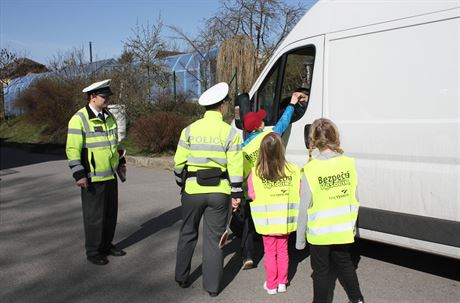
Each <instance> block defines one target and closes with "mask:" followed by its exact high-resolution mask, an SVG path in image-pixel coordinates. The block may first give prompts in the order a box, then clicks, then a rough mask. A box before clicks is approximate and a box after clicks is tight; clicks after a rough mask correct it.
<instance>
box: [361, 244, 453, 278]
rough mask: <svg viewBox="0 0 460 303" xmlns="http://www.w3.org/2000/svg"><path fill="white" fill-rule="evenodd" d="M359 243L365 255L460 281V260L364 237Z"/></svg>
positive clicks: (362, 253)
mask: <svg viewBox="0 0 460 303" xmlns="http://www.w3.org/2000/svg"><path fill="white" fill-rule="evenodd" d="M357 245H358V250H359V252H360V253H361V255H363V256H366V257H369V258H372V259H376V260H380V261H383V262H388V263H391V264H395V265H398V266H403V267H406V268H411V269H414V270H418V271H421V272H425V273H429V274H433V275H436V276H439V277H444V278H447V279H451V280H456V281H460V262H459V261H458V260H454V259H452V258H448V257H443V256H438V255H434V254H430V253H425V252H421V251H417V250H412V249H408V248H402V247H398V246H392V245H388V244H384V243H379V242H374V241H369V240H364V239H360V240H358V242H357Z"/></svg>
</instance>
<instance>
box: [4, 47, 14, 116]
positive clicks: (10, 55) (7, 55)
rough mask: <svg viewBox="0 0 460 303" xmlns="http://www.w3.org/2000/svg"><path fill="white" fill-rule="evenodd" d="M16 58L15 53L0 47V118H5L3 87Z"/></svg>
mask: <svg viewBox="0 0 460 303" xmlns="http://www.w3.org/2000/svg"><path fill="white" fill-rule="evenodd" d="M17 59H18V55H17V53H15V52H14V51H12V50H9V49H7V48H2V49H0V86H1V89H0V103H1V109H0V118H1V119H2V120H3V119H5V98H4V97H5V96H4V92H3V87H4V86H5V85H8V83H9V80H10V78H11V77H12V72H13V69H14V62H15V61H16V60H17Z"/></svg>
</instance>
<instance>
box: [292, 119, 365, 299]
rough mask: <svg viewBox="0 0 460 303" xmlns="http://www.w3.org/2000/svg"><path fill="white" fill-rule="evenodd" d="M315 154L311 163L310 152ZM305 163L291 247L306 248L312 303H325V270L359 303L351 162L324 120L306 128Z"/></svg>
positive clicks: (334, 130) (354, 180) (335, 132)
mask: <svg viewBox="0 0 460 303" xmlns="http://www.w3.org/2000/svg"><path fill="white" fill-rule="evenodd" d="M315 149H318V150H319V155H318V156H316V157H315V158H312V151H313V150H315ZM309 155H310V160H309V162H308V163H307V164H306V165H305V166H304V167H303V169H302V171H303V176H302V184H303V186H302V187H303V188H302V197H301V202H300V207H299V219H298V229H297V241H296V248H297V249H303V248H305V236H306V238H307V241H308V243H309V247H310V261H311V267H312V269H313V274H312V278H313V302H314V303H322V302H327V299H328V292H329V282H330V281H329V270H330V268H331V264H334V265H335V268H337V271H338V274H339V278H341V282H343V285H344V289H345V291H346V293H347V295H348V298H349V300H350V302H352V303H360V302H361V303H362V302H364V299H363V295H362V294H361V290H360V288H359V282H358V276H357V275H356V270H355V267H354V265H353V263H352V261H351V256H350V248H351V245H352V243H353V242H354V232H355V225H356V220H357V218H358V208H359V202H358V199H357V184H358V181H357V173H356V168H355V161H354V159H352V158H350V157H347V156H344V155H343V150H342V149H341V148H340V139H339V132H338V130H337V127H336V126H335V124H334V123H333V122H332V121H330V120H328V119H324V118H322V119H318V120H315V121H314V122H313V124H312V125H311V127H310V134H309Z"/></svg>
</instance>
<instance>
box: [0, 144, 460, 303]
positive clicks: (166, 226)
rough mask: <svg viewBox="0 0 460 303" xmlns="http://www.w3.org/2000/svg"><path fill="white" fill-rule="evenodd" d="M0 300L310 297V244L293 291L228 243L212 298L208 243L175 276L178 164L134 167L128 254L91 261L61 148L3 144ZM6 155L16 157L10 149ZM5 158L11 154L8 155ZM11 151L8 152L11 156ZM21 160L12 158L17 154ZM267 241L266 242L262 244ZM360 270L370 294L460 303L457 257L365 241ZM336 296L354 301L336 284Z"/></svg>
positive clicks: (123, 216) (295, 263)
mask: <svg viewBox="0 0 460 303" xmlns="http://www.w3.org/2000/svg"><path fill="white" fill-rule="evenodd" d="M1 156H2V159H1V168H2V170H0V178H1V181H0V302H3V303H5V302H15V303H17V302H169V303H175V302H187V303H192V302H311V300H312V281H311V278H310V275H311V269H310V263H309V261H310V260H309V257H308V251H307V250H305V251H296V250H295V249H293V247H292V246H291V247H290V254H291V260H290V271H289V278H290V281H291V283H290V286H288V291H287V293H284V294H277V295H274V296H269V295H267V294H266V292H265V291H264V290H263V289H262V284H263V281H264V275H265V273H264V268H263V256H262V253H261V252H260V253H259V256H258V267H257V268H255V269H252V270H248V271H241V270H240V267H241V261H240V257H239V255H238V253H237V249H238V245H239V243H238V241H237V240H236V241H234V242H232V243H231V244H229V245H228V246H226V247H225V254H226V258H225V263H226V265H225V283H224V284H225V287H224V289H223V290H222V292H221V294H220V295H219V296H218V297H216V298H210V297H209V296H208V294H207V293H206V292H205V291H204V290H203V289H202V284H201V266H200V264H201V255H202V249H201V241H200V242H199V243H198V246H197V248H196V251H195V256H194V259H193V262H192V272H193V273H192V277H191V278H192V280H193V284H192V285H191V287H190V288H188V289H181V288H179V287H178V286H177V285H176V283H175V282H174V275H173V272H174V262H175V249H176V242H177V238H178V231H179V226H180V223H181V219H180V203H179V192H178V189H177V188H176V185H175V182H174V178H173V174H172V173H171V172H170V171H166V170H160V169H153V168H142V167H128V170H129V171H128V181H127V182H126V183H123V184H120V185H119V192H120V198H119V200H120V205H119V220H118V225H117V231H116V235H115V243H116V244H117V245H119V246H120V247H123V249H124V250H125V251H126V252H127V255H126V256H124V257H118V258H115V257H111V258H110V259H109V260H110V263H109V264H108V265H107V266H95V265H93V264H90V263H88V262H87V261H86V258H85V255H84V243H83V240H84V239H83V224H82V216H81V202H80V194H79V190H78V188H77V187H76V186H75V185H74V181H73V180H72V178H71V176H70V171H69V169H68V167H67V162H66V161H65V160H56V158H55V157H56V156H57V157H59V158H61V159H62V155H61V156H59V155H51V156H49V155H43V154H33V155H31V154H30V153H29V152H24V151H20V150H16V149H14V148H10V147H2V148H1ZM7 156H8V157H7ZM5 159H6V160H5ZM8 159H9V160H8ZM11 159H14V160H11ZM258 247H259V249H261V246H260V243H258ZM359 251H360V252H361V259H360V262H359V267H358V276H359V279H360V283H361V288H362V292H363V294H364V296H365V298H366V302H452V303H453V302H458V298H460V282H459V279H460V277H459V262H458V261H457V260H452V259H448V258H442V257H438V256H434V255H429V254H423V253H419V252H414V251H410V250H405V249H400V248H396V247H392V246H387V245H382V244H378V243H372V242H369V241H362V242H361V243H359ZM333 302H347V299H346V295H345V293H344V291H343V290H342V288H341V286H340V284H339V283H338V282H336V287H335V292H334V300H333Z"/></svg>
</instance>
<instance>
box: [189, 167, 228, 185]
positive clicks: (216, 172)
mask: <svg viewBox="0 0 460 303" xmlns="http://www.w3.org/2000/svg"><path fill="white" fill-rule="evenodd" d="M190 177H196V182H197V183H198V184H199V185H201V186H216V185H219V183H220V179H228V172H226V171H225V172H223V171H222V170H221V169H220V168H218V167H215V168H209V169H202V170H199V171H189V172H187V178H190Z"/></svg>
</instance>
